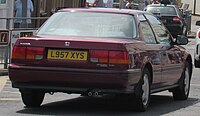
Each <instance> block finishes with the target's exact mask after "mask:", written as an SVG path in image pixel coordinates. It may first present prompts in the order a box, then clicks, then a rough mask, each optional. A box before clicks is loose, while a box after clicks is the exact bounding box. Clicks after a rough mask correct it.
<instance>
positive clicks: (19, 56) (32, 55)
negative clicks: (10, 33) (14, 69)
mask: <svg viewBox="0 0 200 116" xmlns="http://www.w3.org/2000/svg"><path fill="white" fill-rule="evenodd" d="M43 54H44V48H38V47H23V46H14V47H13V51H12V59H13V60H42V59H43Z"/></svg>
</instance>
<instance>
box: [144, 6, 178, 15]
mask: <svg viewBox="0 0 200 116" xmlns="http://www.w3.org/2000/svg"><path fill="white" fill-rule="evenodd" d="M146 11H147V12H151V13H153V14H154V13H156V14H157V13H159V14H161V15H177V13H176V10H175V8H174V7H171V6H150V7H147V9H146Z"/></svg>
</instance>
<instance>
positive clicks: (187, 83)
mask: <svg viewBox="0 0 200 116" xmlns="http://www.w3.org/2000/svg"><path fill="white" fill-rule="evenodd" d="M189 86H190V76H189V70H188V68H187V67H186V69H185V79H184V87H185V95H187V94H188V92H189Z"/></svg>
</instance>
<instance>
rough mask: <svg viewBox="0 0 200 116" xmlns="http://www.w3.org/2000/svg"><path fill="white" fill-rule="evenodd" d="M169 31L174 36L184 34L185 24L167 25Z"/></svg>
mask: <svg viewBox="0 0 200 116" xmlns="http://www.w3.org/2000/svg"><path fill="white" fill-rule="evenodd" d="M165 26H166V27H167V29H168V30H169V32H170V33H171V34H172V36H173V37H177V35H182V34H183V26H182V25H165Z"/></svg>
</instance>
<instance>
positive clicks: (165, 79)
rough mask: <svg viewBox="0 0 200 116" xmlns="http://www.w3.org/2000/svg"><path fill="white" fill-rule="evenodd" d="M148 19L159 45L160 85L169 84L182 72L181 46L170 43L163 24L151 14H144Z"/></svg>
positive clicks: (170, 40) (175, 81)
mask: <svg viewBox="0 0 200 116" xmlns="http://www.w3.org/2000/svg"><path fill="white" fill-rule="evenodd" d="M145 16H146V17H147V19H148V20H149V22H150V24H151V26H152V29H153V31H154V33H155V36H156V40H157V44H158V46H159V47H160V52H159V53H160V56H161V63H162V71H161V72H162V80H161V82H162V86H169V85H172V84H175V83H177V81H178V79H179V78H180V76H181V73H182V69H183V68H182V66H183V59H182V58H181V50H180V49H181V48H180V47H179V46H177V45H172V41H173V40H172V36H171V34H170V33H169V31H168V30H167V29H166V28H165V26H164V25H163V24H162V23H161V22H160V21H159V20H158V19H157V18H156V17H154V16H153V15H150V14H146V15H145Z"/></svg>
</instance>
